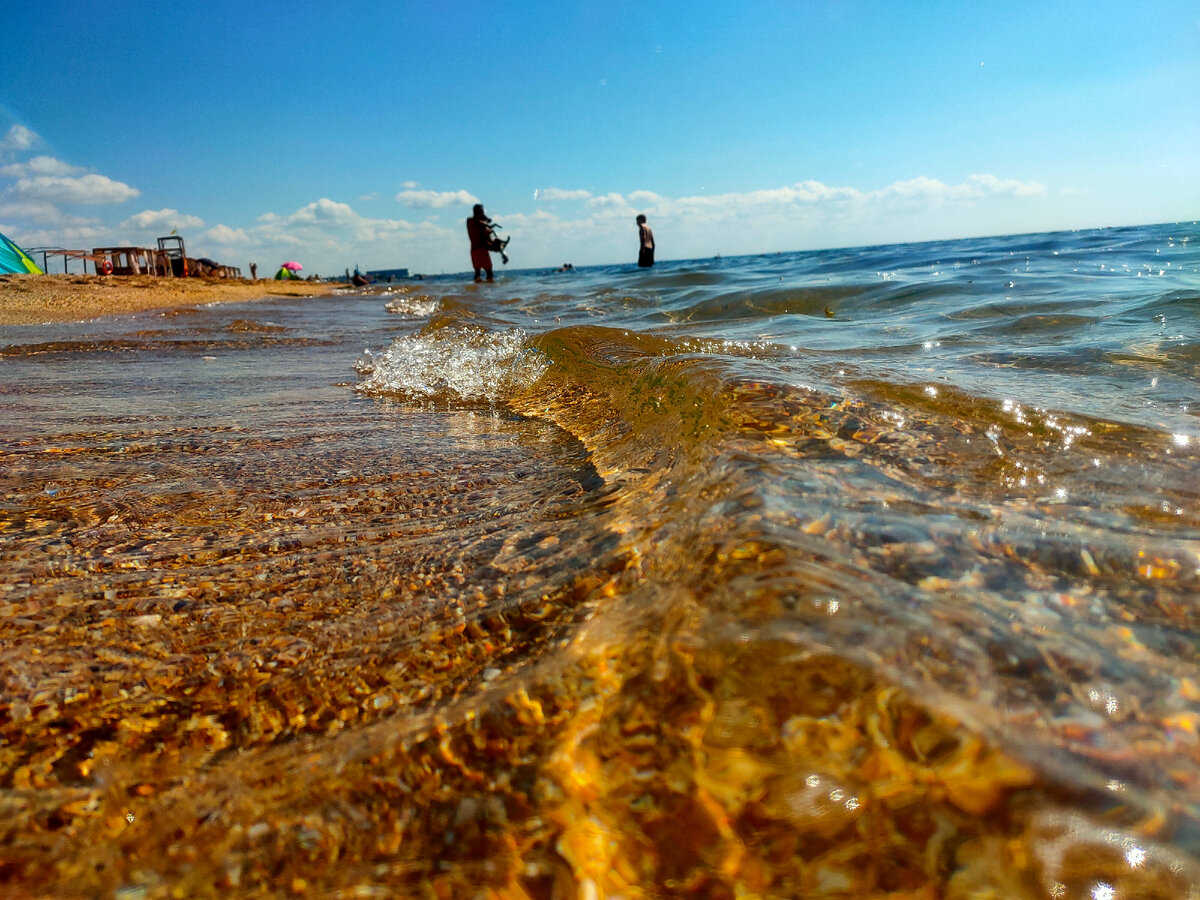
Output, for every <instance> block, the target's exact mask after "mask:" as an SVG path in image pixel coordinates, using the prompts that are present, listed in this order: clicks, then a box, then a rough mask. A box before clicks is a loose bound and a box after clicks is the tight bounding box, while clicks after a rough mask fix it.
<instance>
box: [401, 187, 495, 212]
mask: <svg viewBox="0 0 1200 900" xmlns="http://www.w3.org/2000/svg"><path fill="white" fill-rule="evenodd" d="M396 199H397V200H398V201H399V202H401V203H403V204H404V205H405V206H415V207H417V208H418V209H450V208H452V207H455V206H472V205H474V204H476V203H478V202H479V198H478V197H476V196H474V195H473V194H470V193H468V192H467V191H414V190H407V191H401V192H400V193H399V194H397V195H396Z"/></svg>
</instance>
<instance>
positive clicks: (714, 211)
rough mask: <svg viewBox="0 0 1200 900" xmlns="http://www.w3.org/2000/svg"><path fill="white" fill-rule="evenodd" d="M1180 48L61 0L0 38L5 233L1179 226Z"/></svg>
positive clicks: (452, 7)
mask: <svg viewBox="0 0 1200 900" xmlns="http://www.w3.org/2000/svg"><path fill="white" fill-rule="evenodd" d="M101 9H102V10H103V11H100V10H101ZM330 10H334V11H333V12H331V11H330ZM1197 47H1200V5H1198V4H1197V3H1196V0H1145V2H1139V3H1127V2H1121V3H1115V2H1106V0H1089V2H1078V3H1075V2H1071V3H1057V2H1029V3H1024V2H1008V0H992V2H986V3H985V2H961V0H960V2H956V3H942V2H924V3H923V2H912V3H903V4H901V3H868V2H857V0H828V2H796V0H793V2H783V0H776V2H742V3H725V2H719V0H717V2H713V3H709V4H702V3H696V2H694V0H690V2H687V3H682V2H653V0H642V2H636V3H635V2H626V0H606V2H572V0H564V2H557V3H545V2H526V3H517V4H501V3H494V2H493V3H474V2H470V3H466V2H453V0H449V2H445V3H436V4H435V3H427V2H413V3H410V2H390V3H389V2H365V0H349V2H342V3H338V4H324V3H321V4H318V3H309V2H295V0H293V2H287V3H285V2H261V0H241V2H237V3H234V2H228V0H213V2H196V3H189V4H181V3H162V2H161V0H157V2H153V3H150V2H140V0H129V2H125V0H114V2H112V3H109V4H106V5H104V6H103V7H97V6H96V5H95V4H93V3H90V2H88V3H84V2H72V0H60V2H57V3H55V4H54V14H53V15H42V14H34V15H31V16H28V17H27V18H25V20H24V21H23V22H22V25H21V27H20V28H11V29H8V30H7V31H6V32H5V33H4V34H2V35H0V85H3V86H4V87H3V88H0V91H2V92H3V93H2V94H0V231H3V232H4V233H6V234H8V235H9V236H10V237H12V238H14V239H15V240H17V241H18V243H21V244H22V245H23V246H26V247H32V246H45V245H54V246H62V247H67V248H71V249H90V248H91V247H93V246H111V245H116V244H129V243H132V244H136V245H153V243H154V238H155V237H157V236H158V235H161V234H167V233H169V232H170V231H171V230H172V229H176V230H178V232H179V233H180V234H182V235H184V237H185V238H186V240H187V242H188V248H189V251H190V252H191V253H192V255H195V256H211V257H213V258H216V259H218V260H220V261H222V262H225V263H228V264H231V265H239V266H241V267H242V268H243V269H246V267H247V265H248V263H249V262H250V261H251V260H255V261H257V262H258V263H259V271H260V274H262V273H264V272H266V273H268V274H269V273H270V272H272V271H273V270H274V268H275V267H276V266H278V264H279V263H280V262H282V261H283V260H285V259H297V260H299V261H301V262H302V263H303V264H304V265H305V271H306V272H314V271H315V272H319V273H322V274H333V273H336V272H340V271H342V270H343V269H345V268H347V267H353V266H354V265H356V264H360V265H362V266H363V267H364V268H385V267H399V266H403V267H407V268H409V269H411V270H413V271H414V272H428V273H437V272H443V271H445V272H456V271H462V270H463V269H465V268H467V266H468V253H467V244H466V234H465V229H464V227H463V220H464V219H465V217H466V216H467V215H469V213H470V207H471V204H473V203H475V202H482V203H484V204H485V206H486V207H487V209H488V212H489V213H490V214H491V215H492V216H493V217H494V218H496V220H497V221H498V222H499V223H500V224H501V225H502V226H503V228H504V230H505V231H506V232H507V233H508V234H509V235H510V236H511V237H512V239H513V240H512V244H511V246H510V255H511V256H512V258H513V262H512V265H513V266H514V267H526V266H552V265H557V264H559V263H562V262H567V261H570V262H573V263H575V264H576V265H587V264H593V263H613V262H623V261H630V262H632V261H633V260H634V259H635V258H636V250H637V234H636V228H635V225H634V222H633V219H634V216H635V215H636V214H637V213H639V212H644V213H645V214H646V215H647V216H648V217H649V220H650V224H651V226H652V227H653V228H654V231H655V234H656V237H657V240H658V256H659V258H660V259H679V258H692V257H700V256H709V255H713V254H716V253H721V254H725V255H732V254H737V253H757V252H773V251H777V250H783V251H788V250H805V249H816V248H823V247H832V246H857V245H864V244H876V243H888V242H895V241H917V240H927V239H934V238H953V237H967V236H975V235H987V234H1007V233H1025V232H1031V231H1044V230H1056V229H1064V228H1086V227H1094V226H1102V225H1132V224H1146V223H1155V222H1171V221H1179V220H1182V219H1194V218H1196V217H1197V216H1200V149H1198V148H1200V103H1197V97H1200V52H1198V51H1197Z"/></svg>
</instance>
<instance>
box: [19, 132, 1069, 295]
mask: <svg viewBox="0 0 1200 900" xmlns="http://www.w3.org/2000/svg"><path fill="white" fill-rule="evenodd" d="M14 128H15V126H14ZM38 143H39V142H38V138H37V135H35V134H33V133H32V132H28V130H27V129H26V130H25V131H20V132H17V131H14V129H10V130H9V133H8V134H7V135H6V136H5V137H4V139H3V142H2V147H3V148H4V149H5V152H7V153H8V154H9V159H10V161H9V162H7V163H6V164H5V165H3V166H0V226H4V227H7V228H8V229H10V233H12V232H16V236H17V237H23V238H24V239H25V240H27V241H29V242H30V243H31V244H34V245H45V244H52V245H58V246H78V247H81V248H83V249H86V248H88V247H90V246H92V245H93V242H94V245H95V246H102V245H106V244H115V243H117V242H120V241H145V242H151V241H152V240H153V238H154V237H156V236H158V235H162V234H165V233H167V232H169V231H171V230H172V229H174V230H177V231H179V232H180V233H185V232H186V235H185V236H186V238H187V240H188V249H189V251H190V252H192V253H195V254H197V255H208V256H212V257H214V258H218V259H221V260H222V261H225V262H229V263H230V264H232V265H239V266H241V267H243V268H245V267H246V265H247V263H248V261H249V260H251V259H254V260H257V261H258V262H259V263H260V264H261V265H262V266H263V267H264V269H266V268H270V267H271V266H273V265H275V264H276V263H277V262H281V261H283V260H285V259H293V258H294V259H300V260H301V261H302V262H303V263H304V265H305V268H306V271H307V272H320V273H323V274H331V273H337V272H340V271H342V270H343V269H345V268H350V267H353V266H355V265H362V267H363V268H366V269H370V268H396V267H407V268H409V269H410V270H411V271H413V272H424V273H438V272H460V271H465V270H466V269H467V267H468V264H469V263H468V248H467V246H466V235H465V233H464V232H463V229H462V218H461V217H462V216H463V215H465V214H466V213H467V212H469V209H470V207H471V206H472V205H473V204H475V203H478V202H479V201H478V199H477V198H476V197H475V195H474V194H472V193H471V192H469V191H467V190H465V189H457V190H429V189H423V188H420V187H419V186H418V185H417V183H416V182H412V181H409V182H405V184H404V188H405V189H404V190H402V191H401V192H400V193H398V194H397V195H396V196H395V201H396V202H397V203H398V204H400V206H402V207H404V208H407V209H409V210H415V211H420V213H419V214H420V215H421V216H422V219H421V221H410V220H409V219H406V218H403V217H399V218H378V217H370V216H366V215H363V214H361V213H360V212H358V211H357V210H356V209H355V208H354V207H353V206H351V205H350V204H349V203H346V202H343V201H340V200H334V199H331V198H328V197H320V198H318V199H316V200H313V201H312V202H309V203H306V204H304V205H301V206H298V207H297V208H295V209H294V210H292V211H291V212H282V213H281V212H265V213H263V214H262V215H260V216H258V218H257V219H255V220H254V221H251V222H240V223H239V222H227V223H221V224H216V225H212V226H211V227H206V223H205V222H204V220H203V219H202V218H201V217H199V216H196V215H192V214H190V213H188V212H186V211H181V210H178V209H174V208H171V207H163V208H161V209H157V210H155V209H145V210H142V211H140V212H136V213H133V214H131V215H126V216H125V217H124V218H123V219H121V220H119V221H117V222H116V224H113V225H105V224H104V223H103V221H102V219H101V218H98V217H84V216H80V215H77V214H72V213H68V212H66V211H64V209H62V208H61V207H64V206H71V205H78V206H86V207H88V208H89V209H96V208H99V207H102V206H103V205H105V204H110V205H116V204H121V203H124V202H126V201H128V200H130V199H133V198H136V197H138V196H140V192H139V191H138V190H137V189H136V188H134V187H131V186H129V185H126V184H122V183H121V182H119V181H115V180H113V179H110V178H107V177H105V176H103V175H99V174H96V173H89V172H86V171H85V170H83V169H80V168H79V167H76V166H73V165H71V164H69V163H66V162H63V161H61V160H57V159H55V158H53V157H50V156H46V155H40V156H29V158H26V159H23V160H22V159H19V158H14V155H15V156H16V157H20V156H21V155H22V151H19V150H18V149H16V148H19V147H24V148H25V150H24V151H23V152H24V154H25V155H27V156H28V155H29V151H30V148H33V147H35V146H37V144H38ZM6 180H7V182H8V183H7V185H6V183H5V182H6ZM1047 194H1048V191H1047V189H1046V188H1045V187H1044V186H1043V185H1041V184H1039V183H1037V182H1034V181H1026V180H1020V179H1013V178H1002V177H999V176H997V175H993V174H973V175H969V176H967V177H965V178H963V179H962V180H961V181H958V182H955V183H948V182H945V181H942V180H939V179H936V178H931V177H928V176H925V175H918V176H915V177H912V178H907V179H903V180H899V181H895V182H893V183H891V184H888V185H884V186H882V187H878V188H871V189H864V188H859V187H853V186H846V185H842V186H838V185H827V184H824V183H822V182H819V181H815V180H802V181H796V182H794V183H792V184H786V185H781V186H777V187H764V188H760V189H756V190H750V191H743V192H727V193H718V194H706V193H694V194H683V195H679V196H670V195H667V194H663V193H659V192H657V191H653V190H646V189H635V190H629V191H623V192H622V191H607V192H595V191H592V190H586V189H583V188H571V187H559V186H552V187H548V188H539V189H538V190H537V191H536V192H535V193H534V196H533V197H532V198H530V197H529V195H526V199H525V201H523V203H512V202H511V201H510V203H509V204H508V208H504V204H497V206H496V208H495V209H489V212H491V213H492V214H493V215H496V216H497V217H498V218H500V221H502V222H503V224H504V228H505V231H506V233H507V234H508V235H509V236H510V237H511V238H512V239H513V242H512V244H511V246H510V247H509V255H510V256H511V257H512V258H513V264H514V268H523V267H540V266H557V265H559V264H561V263H562V262H564V261H569V262H573V263H575V264H576V265H589V264H597V263H611V262H620V261H622V260H626V259H632V258H635V257H636V230H635V227H634V223H633V219H634V216H635V215H637V214H639V213H644V214H646V215H647V216H649V217H650V220H651V225H652V226H653V227H654V229H655V235H656V236H657V238H658V242H659V248H660V250H659V255H660V258H662V259H680V258H692V257H703V256H710V255H714V254H716V253H721V254H726V255H730V254H739V253H768V252H776V251H788V250H803V249H817V248H823V247H833V246H853V245H862V244H867V243H889V242H895V241H907V240H926V239H932V238H945V237H955V236H967V235H978V234H1000V233H1006V232H1008V233H1012V232H1014V231H1018V230H1020V224H1021V223H1023V222H1025V221H1029V220H1030V218H1031V217H1030V216H1029V211H1030V208H1031V207H1030V204H1036V203H1045V202H1046V198H1047ZM360 199H361V198H360ZM362 202H372V201H371V200H369V199H368V200H362Z"/></svg>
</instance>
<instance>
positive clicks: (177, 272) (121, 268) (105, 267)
mask: <svg viewBox="0 0 1200 900" xmlns="http://www.w3.org/2000/svg"><path fill="white" fill-rule="evenodd" d="M28 252H29V253H30V255H31V256H33V257H35V258H36V257H37V256H41V259H42V269H43V270H44V271H46V272H49V271H50V260H51V259H54V258H60V257H61V258H62V261H63V272H64V273H67V272H69V271H70V264H71V261H72V260H79V261H80V262H81V264H82V266H83V274H85V275H86V274H88V263H89V262H90V263H91V264H92V269H93V272H94V274H96V275H159V276H163V277H174V278H190V277H197V276H207V277H212V278H241V277H242V270H241V268H239V267H238V266H225V265H221V264H219V263H214V262H213V261H212V260H199V259H193V258H192V257H190V256H188V255H187V248H186V246H185V245H184V242H183V238H182V237H180V236H179V235H174V234H172V235H167V236H166V237H160V238H158V246H157V247H93V248H92V250H91V252H88V251H86V250H66V249H64V248H62V247H35V248H33V249H32V250H30V251H28ZM210 263H212V264H211V265H210Z"/></svg>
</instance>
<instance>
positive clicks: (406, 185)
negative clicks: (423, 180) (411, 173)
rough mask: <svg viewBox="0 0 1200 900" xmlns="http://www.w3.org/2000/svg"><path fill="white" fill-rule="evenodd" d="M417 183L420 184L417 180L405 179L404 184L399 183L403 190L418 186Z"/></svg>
mask: <svg viewBox="0 0 1200 900" xmlns="http://www.w3.org/2000/svg"><path fill="white" fill-rule="evenodd" d="M419 185H420V182H419V181H406V182H404V184H402V185H400V187H402V188H404V189H405V190H409V191H411V190H412V189H413V188H415V187H418V186H419Z"/></svg>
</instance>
